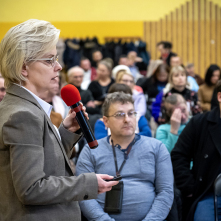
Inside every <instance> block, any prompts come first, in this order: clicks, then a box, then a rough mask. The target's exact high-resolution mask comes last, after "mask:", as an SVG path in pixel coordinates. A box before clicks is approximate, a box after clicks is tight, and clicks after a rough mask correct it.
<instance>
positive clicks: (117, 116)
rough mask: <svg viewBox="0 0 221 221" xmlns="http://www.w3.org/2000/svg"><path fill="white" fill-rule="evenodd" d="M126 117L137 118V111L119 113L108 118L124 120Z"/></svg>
mask: <svg viewBox="0 0 221 221" xmlns="http://www.w3.org/2000/svg"><path fill="white" fill-rule="evenodd" d="M126 116H128V117H129V118H133V117H136V116H137V112H135V111H129V112H128V113H124V112H117V113H115V114H113V115H111V116H107V117H115V118H116V119H124V118H125V117H126Z"/></svg>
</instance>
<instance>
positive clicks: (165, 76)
mask: <svg viewBox="0 0 221 221" xmlns="http://www.w3.org/2000/svg"><path fill="white" fill-rule="evenodd" d="M156 77H157V80H158V81H160V82H166V81H167V80H168V73H167V72H166V71H165V70H162V71H160V72H158V73H157V75H156Z"/></svg>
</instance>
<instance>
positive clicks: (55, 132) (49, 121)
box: [41, 108, 72, 171]
mask: <svg viewBox="0 0 221 221" xmlns="http://www.w3.org/2000/svg"><path fill="white" fill-rule="evenodd" d="M41 109H42V108H41ZM42 110H43V109H42ZM44 113H45V112H44ZM45 118H46V120H47V122H48V125H49V126H50V128H51V130H52V131H53V133H54V135H55V137H56V139H57V141H58V143H59V145H60V147H61V150H62V153H63V155H64V157H65V159H66V161H67V163H68V165H69V167H70V170H71V171H72V169H71V165H70V161H69V159H68V157H67V154H66V152H65V150H64V147H63V144H62V142H61V139H60V137H59V135H58V133H57V131H56V130H55V128H54V125H53V124H52V122H51V119H50V118H49V117H48V115H47V114H46V113H45Z"/></svg>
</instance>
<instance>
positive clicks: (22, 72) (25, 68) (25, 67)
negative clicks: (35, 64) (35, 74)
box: [21, 64, 28, 77]
mask: <svg viewBox="0 0 221 221" xmlns="http://www.w3.org/2000/svg"><path fill="white" fill-rule="evenodd" d="M27 68H28V66H26V64H23V65H22V70H21V74H22V75H23V76H24V77H27V76H28V72H27Z"/></svg>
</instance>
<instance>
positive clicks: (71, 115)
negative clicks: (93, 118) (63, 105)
mask: <svg viewBox="0 0 221 221" xmlns="http://www.w3.org/2000/svg"><path fill="white" fill-rule="evenodd" d="M80 104H81V110H82V111H83V112H84V115H85V117H86V118H87V119H89V118H88V114H87V113H86V108H85V107H84V106H83V104H82V103H80ZM75 117H76V113H75V111H74V110H73V109H70V110H69V112H68V115H67V117H66V118H65V119H64V121H63V125H64V127H65V128H66V129H67V130H69V131H71V132H73V133H74V132H76V131H77V130H79V129H80V126H79V124H78V122H77V119H76V118H75Z"/></svg>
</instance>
